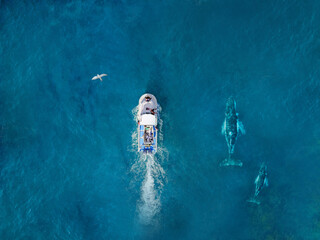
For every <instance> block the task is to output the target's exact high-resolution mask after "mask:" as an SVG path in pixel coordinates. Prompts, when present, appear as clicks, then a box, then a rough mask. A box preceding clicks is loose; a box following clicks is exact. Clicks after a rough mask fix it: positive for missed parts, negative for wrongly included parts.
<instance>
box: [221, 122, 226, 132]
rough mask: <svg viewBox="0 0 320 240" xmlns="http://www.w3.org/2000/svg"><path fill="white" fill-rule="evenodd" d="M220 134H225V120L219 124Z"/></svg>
mask: <svg viewBox="0 0 320 240" xmlns="http://www.w3.org/2000/svg"><path fill="white" fill-rule="evenodd" d="M221 134H222V135H225V134H226V120H224V122H223V123H222V126H221Z"/></svg>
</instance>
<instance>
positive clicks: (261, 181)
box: [248, 163, 269, 204]
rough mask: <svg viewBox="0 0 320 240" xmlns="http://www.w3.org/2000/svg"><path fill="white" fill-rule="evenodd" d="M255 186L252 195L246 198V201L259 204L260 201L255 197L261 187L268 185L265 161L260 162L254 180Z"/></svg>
mask: <svg viewBox="0 0 320 240" xmlns="http://www.w3.org/2000/svg"><path fill="white" fill-rule="evenodd" d="M254 183H255V185H256V188H255V192H254V196H253V197H252V198H251V199H249V200H248V202H251V203H256V204H260V201H258V200H257V197H258V195H259V193H260V191H261V190H262V188H263V187H268V185H269V184H268V178H267V166H266V164H265V163H262V164H261V167H260V170H259V175H258V176H257V178H256V180H255V181H254Z"/></svg>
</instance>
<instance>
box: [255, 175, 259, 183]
mask: <svg viewBox="0 0 320 240" xmlns="http://www.w3.org/2000/svg"><path fill="white" fill-rule="evenodd" d="M258 181H259V176H258V177H256V180H254V183H255V184H257V183H258Z"/></svg>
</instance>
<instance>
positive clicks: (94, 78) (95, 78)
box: [91, 73, 108, 82]
mask: <svg viewBox="0 0 320 240" xmlns="http://www.w3.org/2000/svg"><path fill="white" fill-rule="evenodd" d="M105 76H108V74H105V73H103V74H97V76H94V77H93V78H92V79H91V80H97V79H100V81H101V82H102V77H105Z"/></svg>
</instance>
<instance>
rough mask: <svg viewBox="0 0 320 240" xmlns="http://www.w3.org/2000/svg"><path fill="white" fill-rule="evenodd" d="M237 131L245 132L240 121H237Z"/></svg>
mask: <svg viewBox="0 0 320 240" xmlns="http://www.w3.org/2000/svg"><path fill="white" fill-rule="evenodd" d="M237 131H238V133H241V134H242V135H244V134H246V130H245V129H244V126H243V123H242V122H240V121H237Z"/></svg>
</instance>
